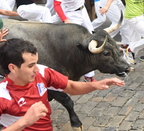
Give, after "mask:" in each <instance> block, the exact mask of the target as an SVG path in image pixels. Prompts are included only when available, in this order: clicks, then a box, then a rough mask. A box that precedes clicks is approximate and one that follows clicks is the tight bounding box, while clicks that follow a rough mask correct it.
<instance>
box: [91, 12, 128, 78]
mask: <svg viewBox="0 0 144 131" xmlns="http://www.w3.org/2000/svg"><path fill="white" fill-rule="evenodd" d="M122 19H123V15H122V14H121V18H120V20H119V22H118V24H117V25H115V26H113V27H109V28H106V29H104V31H98V30H97V31H96V32H95V35H94V37H93V38H94V39H93V40H91V42H90V43H89V44H88V50H89V51H90V52H91V53H92V54H95V55H96V54H98V55H97V56H98V57H97V60H98V61H99V65H101V66H99V67H98V70H100V71H101V72H103V73H111V74H113V73H115V74H116V75H118V76H125V75H126V73H127V72H129V67H130V66H129V65H128V64H127V63H126V62H125V60H124V59H123V54H121V53H120V51H119V49H118V45H117V44H116V42H115V41H114V40H113V39H112V38H111V37H110V35H109V33H111V32H113V31H115V30H116V29H118V28H119V27H120V26H121V23H122ZM105 31H106V32H105ZM104 38H105V39H104ZM102 42H103V43H102ZM100 43H101V44H100ZM104 62H105V63H104Z"/></svg>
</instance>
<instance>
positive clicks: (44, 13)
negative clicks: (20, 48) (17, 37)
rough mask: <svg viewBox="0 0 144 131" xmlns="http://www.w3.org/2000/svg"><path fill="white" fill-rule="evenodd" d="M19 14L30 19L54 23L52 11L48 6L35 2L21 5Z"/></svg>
mask: <svg viewBox="0 0 144 131" xmlns="http://www.w3.org/2000/svg"><path fill="white" fill-rule="evenodd" d="M17 12H18V14H19V15H20V16H21V17H22V18H23V19H27V20H28V21H40V22H46V23H52V18H51V14H50V11H49V9H48V8H47V7H44V6H40V5H36V4H35V3H33V4H29V5H21V6H19V7H18V9H17Z"/></svg>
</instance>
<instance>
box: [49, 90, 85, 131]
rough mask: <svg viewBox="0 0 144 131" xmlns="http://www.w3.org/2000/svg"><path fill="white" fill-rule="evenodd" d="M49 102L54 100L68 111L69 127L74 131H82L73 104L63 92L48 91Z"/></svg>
mask: <svg viewBox="0 0 144 131" xmlns="http://www.w3.org/2000/svg"><path fill="white" fill-rule="evenodd" d="M48 96H49V100H52V99H55V100H56V101H58V102H59V103H61V104H62V105H63V106H64V107H65V108H66V109H67V111H68V113H69V117H70V122H71V126H72V128H73V130H74V131H82V127H83V126H82V123H81V121H80V120H79V118H78V116H77V115H76V113H75V111H74V103H73V101H72V100H71V98H70V97H69V96H68V95H67V94H66V93H63V92H59V91H53V90H48Z"/></svg>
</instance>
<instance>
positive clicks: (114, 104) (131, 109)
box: [50, 21, 144, 131]
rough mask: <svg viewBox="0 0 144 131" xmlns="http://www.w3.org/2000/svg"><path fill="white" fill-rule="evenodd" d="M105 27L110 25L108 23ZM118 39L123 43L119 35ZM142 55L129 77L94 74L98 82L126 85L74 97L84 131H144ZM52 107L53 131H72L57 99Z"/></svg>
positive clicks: (137, 57) (143, 71)
mask: <svg viewBox="0 0 144 131" xmlns="http://www.w3.org/2000/svg"><path fill="white" fill-rule="evenodd" d="M105 24H106V26H107V24H109V22H108V21H107V22H106V23H105ZM104 26H105V25H103V27H104ZM115 40H116V41H120V35H117V36H116V37H115ZM143 52H144V50H141V51H140V52H139V53H138V55H137V56H136V62H137V64H136V65H132V66H133V67H134V68H135V70H134V71H131V72H130V73H128V74H127V76H126V77H118V76H116V75H110V74H103V73H100V72H99V71H95V73H96V75H95V78H96V79H97V80H102V79H104V78H110V77H118V78H120V79H122V80H124V81H125V83H126V85H125V86H123V87H117V86H112V87H111V88H109V89H108V90H104V91H98V90H97V91H94V92H92V93H88V94H86V95H77V96H71V98H72V100H73V101H74V109H75V112H76V114H77V115H78V116H79V118H80V120H81V122H82V123H83V126H84V130H83V131H144V75H143V74H144V62H141V61H140V60H139V56H141V55H143ZM80 80H81V81H82V80H83V79H82V78H81V79H80ZM50 104H51V107H52V111H53V113H52V115H51V118H52V120H53V127H54V131H72V128H71V125H70V119H69V115H68V113H67V110H66V109H65V108H64V107H63V106H62V105H61V104H59V103H58V102H56V101H55V100H53V101H51V102H50Z"/></svg>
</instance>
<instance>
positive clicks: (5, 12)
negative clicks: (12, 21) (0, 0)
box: [0, 9, 19, 16]
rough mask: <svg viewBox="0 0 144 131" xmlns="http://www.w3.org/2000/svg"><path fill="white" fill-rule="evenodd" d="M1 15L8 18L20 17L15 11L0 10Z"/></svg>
mask: <svg viewBox="0 0 144 131" xmlns="http://www.w3.org/2000/svg"><path fill="white" fill-rule="evenodd" d="M0 14H1V15H7V16H19V14H18V13H17V12H15V11H10V10H3V9H0Z"/></svg>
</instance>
